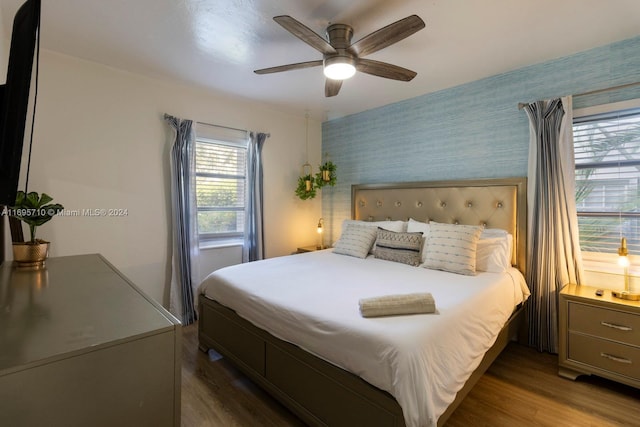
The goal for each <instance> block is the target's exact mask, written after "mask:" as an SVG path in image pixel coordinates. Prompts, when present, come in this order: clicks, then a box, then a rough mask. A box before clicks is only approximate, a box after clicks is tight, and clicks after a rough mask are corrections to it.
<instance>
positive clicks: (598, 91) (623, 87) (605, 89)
mask: <svg viewBox="0 0 640 427" xmlns="http://www.w3.org/2000/svg"><path fill="white" fill-rule="evenodd" d="M638 85H640V82H634V83H627V84H623V85H618V86H612V87H607V88H604V89H596V90H591V91H589V92H583V93H578V94H576V95H573V97H574V98H577V97H579V96H587V95H595V94H596V93H602V92H609V91H612V90H618V89H626V88H628V87H633V86H638ZM527 105H528V103H526V102H520V103H518V110H522V109H523V108H524V107H525V106H527Z"/></svg>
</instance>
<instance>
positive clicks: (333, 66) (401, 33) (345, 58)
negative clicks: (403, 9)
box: [254, 15, 425, 97]
mask: <svg viewBox="0 0 640 427" xmlns="http://www.w3.org/2000/svg"><path fill="white" fill-rule="evenodd" d="M273 20H274V21H276V22H277V23H278V24H280V25H281V26H282V27H283V28H284V29H285V30H287V31H289V32H290V33H291V34H293V35H294V36H296V37H298V38H299V39H300V40H302V41H303V42H305V43H307V44H308V45H309V46H311V47H313V48H314V49H316V50H318V51H319V52H320V53H322V55H323V59H320V60H317V61H308V62H298V63H296V64H288V65H280V66H278V67H270V68H263V69H260V70H255V71H254V73H256V74H270V73H279V72H281V71H289V70H299V69H301V68H309V67H317V66H319V65H323V66H324V75H325V77H326V81H325V87H324V95H325V96H327V97H329V96H336V95H337V94H338V92H339V91H340V88H341V87H342V81H343V80H345V79H348V78H349V77H351V76H353V75H354V74H355V72H356V70H357V71H360V72H363V73H367V74H372V75H374V76H378V77H384V78H387V79H394V80H401V81H405V82H408V81H410V80H411V79H413V78H414V77H415V76H416V75H417V73H416V72H415V71H411V70H408V69H406V68H402V67H399V66H397V65H393V64H389V63H386V62H380V61H374V60H371V59H364V58H363V56H366V55H369V54H371V53H373V52H377V51H379V50H380V49H384V48H385V47H387V46H390V45H392V44H394V43H397V42H399V41H400V40H403V39H405V38H407V37H409V36H410V35H411V34H413V33H415V32H417V31H420V30H421V29H423V28H424V26H425V24H424V21H423V20H422V19H420V17H419V16H418V15H411V16H408V17H406V18H404V19H401V20H399V21H396V22H394V23H393V24H389V25H387V26H386V27H383V28H381V29H379V30H377V31H374V32H373V33H371V34H369V35H367V36H365V37H363V38H361V39H360V40H358V41H357V42H355V43H353V44H351V37H352V36H353V28H351V26H349V25H346V24H331V25H329V26H328V27H327V29H326V35H327V38H328V41H327V40H326V39H325V38H323V37H321V36H319V35H318V34H317V33H315V32H314V31H313V30H311V29H309V28H308V27H306V26H305V25H304V24H302V23H300V22H299V21H297V20H296V19H294V18H292V17H291V16H288V15H281V16H276V17H274V18H273Z"/></svg>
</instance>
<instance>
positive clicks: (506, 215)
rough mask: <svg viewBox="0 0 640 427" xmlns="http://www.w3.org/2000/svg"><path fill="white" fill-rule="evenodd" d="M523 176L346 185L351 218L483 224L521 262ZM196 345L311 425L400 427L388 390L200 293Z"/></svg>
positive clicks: (490, 355)
mask: <svg viewBox="0 0 640 427" xmlns="http://www.w3.org/2000/svg"><path fill="white" fill-rule="evenodd" d="M526 197H527V196H526V179H525V178H505V179H483V180H473V181H471V180H465V181H437V182H413V183H398V184H375V185H374V184H366V185H354V186H352V199H351V200H352V218H353V219H361V220H371V221H380V220H385V219H392V220H397V219H401V220H407V219H408V218H413V219H415V220H418V221H429V220H432V221H436V222H446V223H459V224H473V225H478V224H482V225H484V226H486V227H487V228H502V229H506V230H508V231H509V232H511V233H512V234H513V236H514V252H513V254H512V264H513V265H514V266H517V267H518V268H519V269H520V270H521V271H523V272H524V267H525V265H526V263H525V261H526V241H527V239H526V218H527V207H526V201H527V199H526ZM199 309H200V319H199V322H198V336H199V346H200V350H202V351H208V350H209V349H215V350H216V351H217V352H219V353H220V354H222V355H223V356H224V357H226V358H228V359H229V360H230V361H231V362H232V363H234V364H235V365H236V366H237V367H238V368H239V369H240V370H241V371H243V372H244V373H245V374H246V375H247V376H248V377H249V378H251V379H252V380H253V381H255V382H256V383H257V384H259V385H260V386H261V387H263V388H264V389H266V390H267V391H268V392H269V393H270V394H271V395H272V396H274V397H275V398H277V399H278V400H279V401H281V402H282V403H283V404H284V405H285V406H287V407H288V408H289V409H290V410H291V411H293V412H294V413H295V414H297V415H298V416H299V417H300V418H301V419H302V420H303V421H305V422H306V423H307V424H309V425H312V426H345V427H346V426H349V427H351V426H354V425H366V426H381V427H382V426H385V427H400V426H404V425H405V423H404V417H403V413H402V409H401V407H400V405H399V404H398V403H397V402H396V400H395V399H394V398H393V396H391V395H390V394H389V393H387V392H385V391H382V390H380V389H378V388H376V387H374V386H372V385H370V384H369V383H367V382H366V381H364V380H363V379H361V378H360V377H358V376H356V375H354V374H352V373H350V372H347V371H345V370H343V369H341V368H338V367H336V366H335V365H333V364H331V363H328V362H326V361H324V360H322V359H320V358H318V357H316V356H314V355H312V354H310V353H308V352H306V351H304V350H302V349H300V348H299V347H297V346H295V345H293V344H290V343H287V342H285V341H282V340H280V339H278V338H275V337H274V336H272V335H271V334H269V333H268V332H266V331H264V330H262V329H260V328H258V327H256V326H254V325H253V324H251V323H250V322H248V321H246V320H244V319H243V318H241V317H240V316H238V315H237V314H236V313H235V312H234V311H233V310H230V309H229V308H227V307H225V306H223V305H221V304H219V303H218V302H216V301H214V300H211V299H209V298H207V297H205V296H204V295H200V297H199ZM523 312H524V310H523V307H518V308H517V309H516V310H515V311H514V313H513V314H512V316H511V318H510V319H509V321H508V322H507V324H506V325H505V327H504V328H503V330H502V331H501V332H500V334H499V336H498V338H497V339H496V342H495V344H494V345H493V346H492V347H491V348H490V349H489V350H488V351H487V353H486V354H485V355H484V358H483V359H482V362H481V364H480V366H479V367H478V368H477V369H476V370H475V371H474V372H473V374H472V375H471V377H470V378H469V380H468V381H467V382H466V383H465V386H464V388H463V389H462V390H460V391H459V392H458V394H457V397H456V399H455V401H454V402H453V403H452V404H451V405H450V406H449V407H448V408H447V410H446V411H445V413H444V414H442V415H441V416H440V418H439V419H438V425H439V426H442V425H444V423H445V422H446V420H447V419H448V418H449V416H450V415H451V414H452V413H453V411H454V410H455V409H456V408H457V407H458V405H459V404H460V403H461V402H462V400H463V399H464V398H465V396H466V395H467V394H468V393H469V391H470V390H471V389H472V388H473V386H474V385H475V383H476V382H477V381H478V379H479V378H480V377H481V376H482V374H483V373H484V372H485V371H486V370H487V368H488V367H489V366H490V365H491V363H492V362H493V361H494V360H495V359H496V357H497V356H498V355H499V354H500V352H501V351H502V350H503V349H504V348H505V347H506V345H507V344H508V342H509V340H513V339H515V338H516V337H517V336H518V334H519V333H521V332H522V328H523V325H524V316H523Z"/></svg>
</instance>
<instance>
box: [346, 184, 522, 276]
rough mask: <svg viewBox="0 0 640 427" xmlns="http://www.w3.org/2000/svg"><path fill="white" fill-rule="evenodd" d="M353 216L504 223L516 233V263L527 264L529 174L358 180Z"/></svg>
mask: <svg viewBox="0 0 640 427" xmlns="http://www.w3.org/2000/svg"><path fill="white" fill-rule="evenodd" d="M351 217H352V218H353V219H359V220H364V221H383V220H403V221H406V220H408V219H409V218H413V219H414V220H416V221H424V222H428V221H436V222H444V223H451V224H468V225H482V226H484V227H487V228H501V229H504V230H507V231H508V232H509V233H511V234H512V235H513V239H514V244H513V254H512V264H513V265H514V266H517V267H518V268H519V269H520V270H521V271H522V272H524V269H525V267H526V245H527V238H526V231H527V180H526V178H498V179H482V180H462V181H432V182H408V183H394V184H359V185H353V186H352V187H351Z"/></svg>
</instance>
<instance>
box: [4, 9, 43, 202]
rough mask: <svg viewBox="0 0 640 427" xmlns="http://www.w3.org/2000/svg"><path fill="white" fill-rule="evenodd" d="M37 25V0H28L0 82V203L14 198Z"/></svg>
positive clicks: (17, 21) (18, 15) (15, 26)
mask: <svg viewBox="0 0 640 427" xmlns="http://www.w3.org/2000/svg"><path fill="white" fill-rule="evenodd" d="M39 27H40V0H28V1H27V2H26V3H24V4H23V5H22V6H20V9H18V12H16V16H15V18H14V20H13V29H12V32H11V47H10V50H9V63H8V66H7V81H6V83H5V84H4V85H3V86H0V205H8V206H12V205H13V204H14V203H15V200H16V192H17V190H18V179H19V177H20V163H21V160H22V146H23V141H24V134H25V127H26V123H27V108H28V105H29V94H30V88H31V74H32V70H33V61H34V54H35V53H36V40H37V37H38V30H39ZM33 108H35V105H34V107H33ZM32 125H33V124H32Z"/></svg>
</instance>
